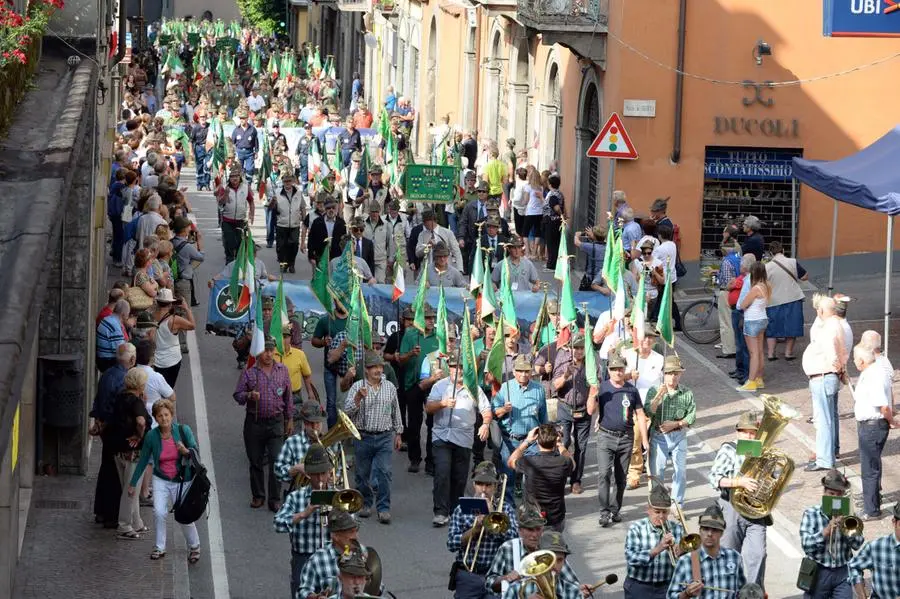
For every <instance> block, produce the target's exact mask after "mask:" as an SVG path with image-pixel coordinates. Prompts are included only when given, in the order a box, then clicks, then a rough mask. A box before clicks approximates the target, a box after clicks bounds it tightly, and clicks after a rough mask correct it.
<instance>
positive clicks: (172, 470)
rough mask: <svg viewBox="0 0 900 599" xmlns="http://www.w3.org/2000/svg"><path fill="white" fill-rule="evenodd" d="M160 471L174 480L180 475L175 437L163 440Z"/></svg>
mask: <svg viewBox="0 0 900 599" xmlns="http://www.w3.org/2000/svg"><path fill="white" fill-rule="evenodd" d="M159 469H160V471H161V472H162V473H163V474H165V475H166V476H168V477H169V479H170V480H173V479H174V478H175V477H176V476H177V475H178V448H177V447H175V439H174V438H171V437H170V438H168V439H163V440H162V451H161V452H160V454H159Z"/></svg>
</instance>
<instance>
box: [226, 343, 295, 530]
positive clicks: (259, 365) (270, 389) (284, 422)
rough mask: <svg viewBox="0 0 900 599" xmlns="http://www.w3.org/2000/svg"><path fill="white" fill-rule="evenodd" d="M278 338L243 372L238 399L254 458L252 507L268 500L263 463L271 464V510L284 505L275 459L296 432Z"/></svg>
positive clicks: (251, 458) (250, 455)
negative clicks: (279, 359)
mask: <svg viewBox="0 0 900 599" xmlns="http://www.w3.org/2000/svg"><path fill="white" fill-rule="evenodd" d="M275 347H276V345H275V340H274V339H273V338H271V337H267V338H266V341H265V346H264V349H263V351H262V352H260V354H259V355H258V356H256V363H255V364H253V366H252V367H250V368H247V369H246V370H244V371H243V372H242V373H241V378H240V379H239V380H238V384H237V387H236V388H235V390H234V400H235V401H236V402H237V403H238V405H240V406H244V407H245V408H246V414H245V416H244V448H245V449H246V451H247V459H248V460H249V461H250V491H251V493H252V495H253V497H252V499H251V501H250V507H251V508H254V509H256V508H259V507H262V506H263V505H264V504H265V503H266V496H267V494H266V484H265V479H264V477H265V475H264V473H263V464H264V463H268V466H269V468H268V477H269V482H268V500H269V509H270V510H271V511H273V512H277V511H278V509H279V508H280V507H281V483H279V482H278V478H277V477H276V476H275V461H276V459H277V458H278V455H279V454H280V453H281V443H282V439H283V438H284V437H286V436H290V435H291V434H292V433H293V432H294V420H293V418H292V416H293V412H294V397H293V395H292V394H291V377H290V374H289V373H288V369H287V367H286V366H285V365H284V364H279V363H278V362H276V361H275Z"/></svg>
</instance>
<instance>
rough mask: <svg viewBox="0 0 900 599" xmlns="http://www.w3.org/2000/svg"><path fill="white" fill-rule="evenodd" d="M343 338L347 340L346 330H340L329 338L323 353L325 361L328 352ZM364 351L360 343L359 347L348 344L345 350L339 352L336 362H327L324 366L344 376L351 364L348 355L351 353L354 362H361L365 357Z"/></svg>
mask: <svg viewBox="0 0 900 599" xmlns="http://www.w3.org/2000/svg"><path fill="white" fill-rule="evenodd" d="M344 339H347V340H348V341H349V338H348V337H347V331H341V332H340V333H338V334H337V335H335V336H334V337H332V338H331V344H330V345H329V346H328V348H327V350H326V353H325V355H326V358H325V360H326V362H327V360H328V358H327V356H328V352H330V351H331V350H333V349H335V348H336V347H338V346H339V345H340V344H341V341H343V340H344ZM365 353H366V350H365V348H364V347H363V346H362V344H360V345H359V347H353V346H352V345H348V346H347V351H345V352H344V353H343V354H341V357H340V358H339V359H338V361H337V362H329V363H328V364H327V365H326V366H327V368H328V369H329V370H332V371H334V372H336V373H337V374H338V375H339V376H344V375H346V374H347V371H348V370H350V367H351V366H352V364H351V363H350V357H349V356H350V355H353V360H354V364H362V363H363V361H364V359H365Z"/></svg>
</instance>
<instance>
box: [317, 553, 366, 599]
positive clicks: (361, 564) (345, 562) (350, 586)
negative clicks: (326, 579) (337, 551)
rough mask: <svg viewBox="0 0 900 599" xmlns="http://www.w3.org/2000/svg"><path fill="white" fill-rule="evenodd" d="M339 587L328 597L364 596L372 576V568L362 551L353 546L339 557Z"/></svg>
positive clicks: (330, 598) (350, 597) (334, 598)
mask: <svg viewBox="0 0 900 599" xmlns="http://www.w3.org/2000/svg"><path fill="white" fill-rule="evenodd" d="M338 571H339V572H340V575H339V576H338V578H337V588H336V589H335V592H334V593H333V594H332V595H329V597H328V599H355V598H356V597H364V596H365V589H366V585H367V584H368V582H369V579H370V578H371V576H372V572H371V570H369V568H368V566H367V565H366V560H365V558H363V555H362V552H361V551H359V550H358V549H356V548H355V547H351V548H350V549H349V550H345V551H344V553H343V554H341V557H340V558H338Z"/></svg>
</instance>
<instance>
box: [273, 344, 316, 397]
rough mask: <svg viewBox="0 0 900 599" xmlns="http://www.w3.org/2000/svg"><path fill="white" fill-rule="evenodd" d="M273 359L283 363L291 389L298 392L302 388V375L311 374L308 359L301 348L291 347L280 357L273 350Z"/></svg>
mask: <svg viewBox="0 0 900 599" xmlns="http://www.w3.org/2000/svg"><path fill="white" fill-rule="evenodd" d="M275 361H276V362H281V363H282V364H284V365H285V366H286V367H287V369H288V373H289V374H290V375H291V390H292V391H293V392H294V393H298V392H299V391H300V389H302V388H303V377H305V376H312V369H311V368H310V367H309V360H307V359H306V354H305V353H303V350H302V349H297V348H296V347H291V348H290V349H289V350H288V351H287V353H286V354H285V355H284V357H282V355H281V354H279V353H278V352H277V351H276V352H275Z"/></svg>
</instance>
